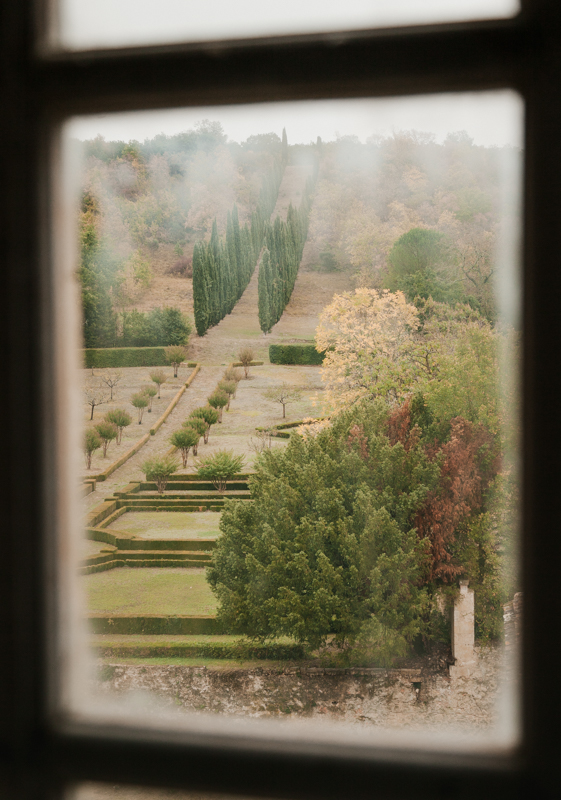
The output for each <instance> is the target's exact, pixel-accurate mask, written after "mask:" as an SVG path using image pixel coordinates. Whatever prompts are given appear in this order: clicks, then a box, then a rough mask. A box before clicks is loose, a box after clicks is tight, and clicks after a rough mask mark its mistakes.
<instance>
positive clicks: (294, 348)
mask: <svg viewBox="0 0 561 800" xmlns="http://www.w3.org/2000/svg"><path fill="white" fill-rule="evenodd" d="M324 358H325V353H319V352H318V351H317V350H316V348H315V345H313V344H270V345H269V361H270V362H271V364H311V365H317V364H323V359H324Z"/></svg>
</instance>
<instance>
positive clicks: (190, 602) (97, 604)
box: [82, 567, 217, 615]
mask: <svg viewBox="0 0 561 800" xmlns="http://www.w3.org/2000/svg"><path fill="white" fill-rule="evenodd" d="M82 580H83V581H84V591H85V592H86V599H87V604H88V610H89V611H90V612H91V613H103V614H139V615H142V614H162V615H167V614H169V615H182V614H194V615H197V614H215V613H216V605H217V603H216V599H215V597H214V595H213V594H212V592H211V590H210V587H209V585H208V584H207V582H206V575H205V570H204V569H198V568H187V569H183V568H171V569H166V568H158V567H156V568H145V567H134V568H128V567H121V568H118V569H112V570H108V571H107V572H97V573H94V574H93V575H84V576H83V578H82Z"/></svg>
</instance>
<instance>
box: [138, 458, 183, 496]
mask: <svg viewBox="0 0 561 800" xmlns="http://www.w3.org/2000/svg"><path fill="white" fill-rule="evenodd" d="M178 467H179V462H178V461H177V460H176V459H175V458H173V456H165V457H164V458H149V459H147V460H146V461H145V462H144V464H143V465H142V467H141V470H142V471H143V472H144V474H145V475H146V480H147V481H153V482H154V483H155V484H156V488H157V489H158V492H159V494H163V493H164V491H165V488H166V486H167V482H168V480H169V479H170V478H171V476H172V475H173V473H174V472H177V469H178Z"/></svg>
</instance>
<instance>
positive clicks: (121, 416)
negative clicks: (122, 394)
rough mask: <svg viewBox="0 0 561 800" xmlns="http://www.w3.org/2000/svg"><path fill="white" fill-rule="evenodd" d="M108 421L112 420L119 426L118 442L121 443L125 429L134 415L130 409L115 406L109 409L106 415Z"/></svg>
mask: <svg viewBox="0 0 561 800" xmlns="http://www.w3.org/2000/svg"><path fill="white" fill-rule="evenodd" d="M105 419H106V421H107V422H112V423H113V425H116V427H117V444H121V439H122V438H123V430H124V429H125V428H126V427H128V426H129V425H130V424H131V422H132V417H131V415H130V414H129V412H128V411H125V410H124V409H123V408H114V409H113V410H112V411H108V412H107V414H106V415H105Z"/></svg>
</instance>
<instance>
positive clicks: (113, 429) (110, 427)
mask: <svg viewBox="0 0 561 800" xmlns="http://www.w3.org/2000/svg"><path fill="white" fill-rule="evenodd" d="M95 429H96V431H97V433H98V436H99V438H100V439H101V441H102V442H103V458H106V457H107V448H108V446H109V442H112V441H113V439H116V438H117V436H118V435H119V431H118V430H117V426H116V425H114V424H113V423H112V422H107V421H104V422H100V423H98V424H97V425H96V426H95Z"/></svg>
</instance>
